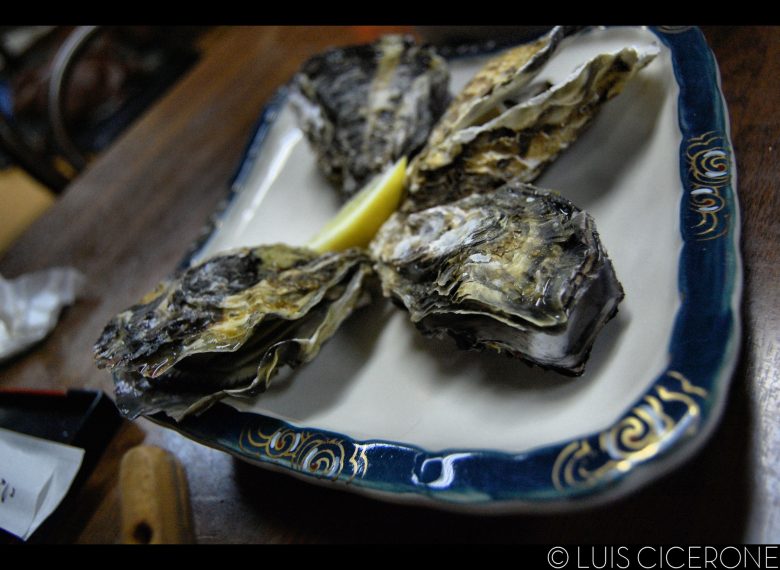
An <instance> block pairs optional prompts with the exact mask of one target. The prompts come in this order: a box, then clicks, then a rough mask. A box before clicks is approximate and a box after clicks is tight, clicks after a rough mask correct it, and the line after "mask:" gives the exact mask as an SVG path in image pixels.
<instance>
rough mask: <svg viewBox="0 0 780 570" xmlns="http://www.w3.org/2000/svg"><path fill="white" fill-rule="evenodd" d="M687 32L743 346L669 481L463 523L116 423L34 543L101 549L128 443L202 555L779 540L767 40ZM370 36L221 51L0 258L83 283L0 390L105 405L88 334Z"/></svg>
mask: <svg viewBox="0 0 780 570" xmlns="http://www.w3.org/2000/svg"><path fill="white" fill-rule="evenodd" d="M375 31H376V30H375ZM704 31H705V35H706V36H707V39H708V41H709V42H710V44H711V46H712V48H713V51H714V52H715V54H716V57H717V59H718V62H719V65H720V70H721V75H722V84H723V91H724V93H725V96H726V99H727V102H728V106H729V110H730V115H731V135H732V140H733V144H734V150H735V154H736V157H737V164H738V173H739V179H738V193H739V197H740V205H741V217H742V251H743V256H744V302H743V328H744V330H743V348H742V353H741V357H740V360H739V364H738V367H737V370H736V373H735V377H734V382H733V386H732V389H731V394H730V398H729V401H728V404H727V408H726V411H725V414H724V417H723V420H722V422H721V424H720V427H719V428H718V429H717V431H716V432H715V433H714V435H713V436H712V438H711V439H710V441H709V443H708V444H707V445H706V446H705V447H704V448H703V449H702V450H701V451H700V452H699V453H698V454H697V455H696V456H695V457H694V458H693V459H691V460H690V461H688V462H687V463H686V464H685V465H684V466H683V467H681V468H680V469H678V470H676V471H674V472H673V473H671V474H670V475H668V476H666V477H664V478H662V479H660V480H658V481H656V482H654V483H653V484H651V485H650V486H648V487H646V488H644V489H642V490H641V491H639V492H638V493H636V494H634V495H632V496H630V497H627V498H625V499H623V500H620V501H618V502H616V503H613V504H610V505H607V506H603V507H599V508H596V509H591V510H587V511H583V512H580V513H575V514H570V515H556V516H548V515H544V516H542V515H539V516H502V517H484V516H480V517H474V516H466V515H454V514H450V513H443V512H437V511H433V510H429V509H425V508H417V507H405V506H397V505H392V504H385V503H381V502H377V501H373V500H369V499H366V498H363V497H360V496H356V495H351V494H348V493H344V492H341V491H337V490H332V489H327V488H321V487H318V486H313V485H309V484H306V483H303V482H300V481H298V480H296V479H294V478H292V477H289V476H286V475H284V474H279V473H273V472H269V471H265V470H263V469H260V468H256V467H253V466H250V465H247V464H245V463H243V462H240V461H236V460H234V459H233V458H231V457H230V456H228V455H227V454H224V453H222V452H219V451H215V450H212V449H210V448H208V447H204V446H202V445H199V444H197V443H194V442H192V441H190V440H188V439H185V438H183V437H181V436H179V435H178V434H176V433H174V432H172V431H169V430H165V429H162V428H159V427H158V426H156V425H154V424H152V423H151V422H148V421H147V420H141V421H137V422H133V423H130V422H126V423H125V425H124V427H123V428H122V429H121V431H120V432H119V434H118V435H117V436H116V437H115V438H114V440H113V442H112V443H111V445H110V447H109V449H108V450H107V451H106V453H105V454H104V456H103V458H102V460H101V462H100V464H99V465H98V468H97V469H96V470H95V472H94V473H93V475H92V477H91V478H90V479H89V481H88V482H87V484H86V486H85V487H84V488H83V490H82V491H81V492H80V494H79V501H78V503H77V506H76V507H75V508H74V510H73V512H71V513H68V517H67V521H68V522H67V524H64V525H63V528H62V530H61V531H59V532H58V533H55V535H54V536H52V537H51V539H50V540H51V541H52V542H80V543H114V542H116V541H117V538H118V535H119V515H118V511H117V505H118V493H117V489H116V476H117V472H118V465H119V460H120V459H121V456H122V454H123V452H124V451H125V450H127V449H129V448H130V447H132V446H134V445H136V444H138V443H140V442H142V441H143V442H145V443H149V444H154V445H159V446H161V447H163V448H165V449H168V450H170V451H171V452H172V453H174V454H175V455H176V457H177V458H178V459H179V460H180V461H181V462H182V463H183V465H184V467H185V468H186V470H187V475H188V478H189V483H190V491H191V500H192V506H193V511H194V515H195V526H196V533H197V537H198V541H199V542H201V543H215V542H220V543H239V542H240V543H245V542H248V543H290V542H293V543H321V542H324V543H331V542H410V541H415V542H416V541H424V542H495V541H500V542H525V541H529V542H551V541H555V542H580V543H594V542H599V543H605V542H609V543H615V542H628V541H631V542H643V543H657V542H666V543H670V542H672V543H674V542H681V541H682V542H699V543H713V542H744V541H749V542H778V541H780V428H778V421H777V416H778V410H780V378H779V373H780V348H779V345H778V342H779V341H780V339H779V338H778V333H779V331H780V303H778V301H777V299H778V286H777V283H778V280H779V279H780V275H779V274H778V273H779V272H778V261H779V259H780V255H779V254H778V246H779V245H780V239H778V238H779V237H780V236H779V235H778V230H779V229H780V222H778V220H779V219H780V207H779V206H778V200H780V198H778V196H779V195H780V182H779V181H778V176H777V166H776V163H775V160H776V156H777V153H778V149H780V140H778V136H779V135H780V125H779V124H778V118H779V117H780V114H779V113H778V111H779V110H780V100H779V98H780V79H778V78H780V29H777V28H753V27H751V28H739V27H737V28H731V27H723V28H705V29H704ZM370 33H371V31H370V30H368V31H367V30H366V29H365V28H364V29H354V28H331V27H329V28H287V27H285V28H231V29H228V30H226V31H225V32H224V33H223V34H221V36H220V37H219V38H218V40H217V41H215V42H214V44H213V47H212V49H211V50H210V51H209V52H208V53H207V54H206V55H205V56H204V58H203V59H202V61H201V62H200V63H199V64H198V65H197V66H196V67H195V68H194V69H193V70H192V71H191V72H190V73H189V74H188V75H187V76H186V77H185V78H184V79H183V80H182V81H181V82H180V83H179V84H177V86H176V87H175V88H174V89H172V90H171V91H170V92H169V93H168V94H167V95H166V96H165V97H164V98H163V99H162V100H161V101H160V102H159V103H158V104H156V105H155V106H154V107H153V108H152V109H151V110H150V111H149V112H148V113H147V114H146V115H145V116H144V117H143V118H142V119H141V120H140V121H139V122H138V123H137V124H136V125H134V126H133V127H132V128H131V129H130V130H129V132H127V133H126V134H125V135H124V136H123V137H122V138H121V139H120V140H119V141H118V142H117V143H116V144H115V145H114V146H113V147H112V148H111V149H110V150H109V151H108V152H106V153H105V154H104V155H103V156H101V157H100V158H99V159H98V160H97V161H96V162H94V163H93V164H92V165H91V166H90V167H89V168H88V170H86V171H85V172H84V173H83V175H81V176H80V177H79V178H78V179H77V180H76V181H75V182H74V183H73V184H72V185H71V186H70V187H69V188H68V190H67V191H66V192H65V194H64V196H63V197H62V198H61V199H60V200H59V201H58V203H57V204H56V205H55V206H54V207H53V208H52V209H51V210H50V211H49V212H47V213H46V214H45V215H44V216H43V217H42V218H41V219H40V220H38V221H37V222H36V223H35V224H34V225H33V226H32V227H31V228H30V229H29V231H27V232H26V233H25V234H24V235H23V236H22V237H21V239H19V241H18V242H17V243H16V244H15V245H14V246H13V247H12V248H11V249H10V250H9V251H8V252H7V253H6V254H5V255H4V256H3V258H2V259H0V273H2V275H3V276H5V277H9V278H10V277H15V276H17V275H20V274H22V273H26V272H30V271H34V270H38V269H43V268H47V267H52V266H55V265H71V266H74V267H76V268H78V269H80V270H81V271H82V272H84V273H85V274H86V276H87V279H88V282H89V285H88V290H87V293H86V295H85V296H84V297H83V298H82V299H80V300H79V301H78V302H77V303H76V304H75V305H74V306H73V307H71V308H69V309H68V310H67V311H66V312H65V313H64V314H63V316H62V319H61V321H60V323H59V325H58V327H57V328H56V330H55V331H54V333H53V334H52V335H51V336H50V337H49V338H48V339H46V340H45V341H44V342H42V343H41V344H40V345H38V346H36V347H35V348H33V349H32V350H30V351H29V352H27V353H26V354H24V355H22V356H21V357H19V358H17V359H15V360H14V361H12V362H11V363H8V364H5V365H3V366H2V367H0V387H2V388H8V387H28V388H44V389H47V388H52V387H60V388H67V387H88V388H96V389H101V390H104V391H106V392H108V393H111V391H112V386H111V380H110V376H109V374H108V373H106V372H105V371H100V370H97V369H96V368H95V366H94V364H93V362H92V357H91V347H92V344H93V342H94V341H95V340H96V338H97V336H98V334H99V333H100V331H101V329H102V327H103V326H104V324H105V323H106V322H107V320H108V319H109V318H110V317H111V316H113V315H114V314H115V313H116V312H117V311H118V310H121V309H122V308H124V307H126V306H128V305H130V304H132V303H133V302H135V301H136V300H137V299H138V298H139V297H140V296H141V295H142V294H143V293H145V292H146V291H147V290H149V289H150V288H151V287H152V286H154V285H155V284H156V282H157V281H158V280H159V279H160V278H161V277H162V276H164V275H165V274H166V273H168V272H169V271H170V270H171V269H172V268H173V267H174V266H175V265H176V263H177V262H178V261H179V260H180V259H181V257H182V256H183V255H184V253H185V252H186V250H187V249H188V247H189V246H190V244H191V243H192V241H193V240H194V239H195V238H196V237H197V236H198V234H199V232H200V231H201V228H202V227H203V226H204V224H205V223H206V221H207V220H208V218H209V216H210V215H211V213H212V212H213V211H214V210H215V209H216V208H217V206H218V204H219V202H220V200H221V199H222V198H223V197H224V196H225V194H226V192H227V188H228V181H229V179H230V178H231V176H232V175H233V173H234V170H235V168H236V166H237V164H238V162H239V160H240V158H241V155H242V152H243V151H244V148H245V145H246V143H247V141H248V138H249V136H250V134H251V132H252V129H253V126H254V124H255V121H256V120H257V118H258V113H259V110H260V109H261V108H262V106H263V104H264V103H265V102H266V101H267V100H268V98H269V96H270V95H271V94H272V93H273V92H274V90H275V89H276V88H277V87H278V86H279V85H280V84H282V83H283V82H284V81H286V80H287V79H288V78H289V77H290V76H291V75H292V73H293V72H294V70H295V69H296V68H297V67H298V66H299V65H300V63H301V62H302V61H303V60H304V59H305V58H306V57H308V56H309V55H311V54H313V53H315V52H317V51H320V50H322V49H323V48H324V47H326V46H329V45H334V44H339V43H349V42H355V41H362V40H365V39H368V38H367V34H370Z"/></svg>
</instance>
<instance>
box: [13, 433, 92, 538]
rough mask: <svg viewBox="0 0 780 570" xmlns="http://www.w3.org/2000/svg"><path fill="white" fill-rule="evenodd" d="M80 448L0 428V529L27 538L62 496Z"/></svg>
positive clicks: (79, 457) (73, 473) (73, 474)
mask: <svg viewBox="0 0 780 570" xmlns="http://www.w3.org/2000/svg"><path fill="white" fill-rule="evenodd" d="M83 459H84V450H83V449H80V448H78V447H73V446H70V445H64V444H61V443H56V442H53V441H49V440H46V439H41V438H37V437H32V436H29V435H26V434H21V433H18V432H14V431H11V430H7V429H3V428H0V528H3V529H5V530H7V531H8V532H10V533H11V534H14V535H16V536H18V537H19V538H21V539H22V540H27V539H28V538H29V537H30V536H31V535H32V533H34V532H35V531H36V530H37V529H38V527H39V526H40V525H41V524H42V523H43V522H44V521H45V520H46V519H47V518H48V517H49V516H50V515H51V514H52V513H53V512H54V510H55V509H56V508H57V506H58V505H59V504H60V503H61V502H62V499H64V498H65V495H66V494H67V492H68V489H70V486H71V484H72V483H73V480H74V479H75V478H76V475H77V474H78V472H79V468H80V467H81V462H82V461H83Z"/></svg>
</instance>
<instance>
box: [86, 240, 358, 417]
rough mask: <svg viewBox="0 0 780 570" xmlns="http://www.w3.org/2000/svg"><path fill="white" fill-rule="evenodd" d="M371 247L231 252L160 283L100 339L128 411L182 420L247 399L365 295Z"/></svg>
mask: <svg viewBox="0 0 780 570" xmlns="http://www.w3.org/2000/svg"><path fill="white" fill-rule="evenodd" d="M370 273H371V266H370V262H369V260H368V257H367V255H366V252H365V251H363V250H359V249H349V250H345V251H342V252H339V253H326V254H322V255H320V254H318V253H315V252H313V251H311V250H309V249H306V248H296V247H291V246H287V245H282V244H277V245H266V246H260V247H256V248H252V249H249V248H243V249H239V250H234V251H231V252H227V253H224V254H221V255H218V256H215V257H213V258H211V259H208V260H206V261H204V262H202V263H200V264H198V265H196V266H193V267H191V268H189V269H187V270H185V271H183V272H182V273H180V274H179V275H177V276H175V277H174V278H172V279H171V280H168V281H166V282H163V283H161V284H160V285H159V286H158V287H157V288H156V289H155V290H154V291H153V292H152V293H150V294H149V295H147V296H146V297H144V298H143V299H142V300H141V301H140V303H139V304H137V305H135V306H133V307H130V308H129V309H127V310H126V311H124V312H122V313H120V314H119V315H117V316H116V317H115V318H113V319H112V320H111V321H110V322H109V323H108V325H107V326H106V327H105V329H104V330H103V332H102V334H101V336H100V338H99V339H98V341H97V343H96V344H95V348H94V353H95V359H96V362H97V364H98V366H99V367H101V368H108V369H111V370H113V371H114V378H115V387H116V395H117V405H118V406H119V408H120V410H121V411H122V412H123V413H124V414H125V415H127V416H129V417H131V418H134V417H137V416H138V415H140V414H149V413H154V412H157V411H161V410H162V411H165V412H166V413H167V414H168V415H170V416H172V417H174V418H176V419H180V418H182V417H183V416H185V415H187V414H189V413H192V412H195V411H199V410H202V409H205V408H206V407H207V406H209V405H210V404H211V403H213V402H214V401H216V400H218V399H220V398H223V397H225V396H227V395H237V396H250V395H254V394H257V393H259V392H261V391H263V390H265V388H266V387H267V386H268V384H269V383H270V381H271V378H272V376H273V375H274V374H275V373H276V372H277V370H278V369H279V368H280V367H282V366H283V365H285V364H286V365H289V366H291V367H295V366H298V365H299V364H302V363H305V362H309V361H310V360H312V359H313V358H314V357H315V356H316V355H317V353H318V351H319V349H320V347H321V346H322V344H323V343H324V342H325V341H327V340H328V339H329V338H330V337H331V336H332V335H333V333H334V332H335V331H336V329H337V328H338V327H339V325H340V324H341V322H342V321H343V320H344V319H346V318H347V317H348V316H349V315H350V314H351V313H352V311H353V310H354V309H355V308H357V307H358V306H360V305H362V304H363V303H364V302H365V301H366V295H367V293H366V291H365V288H364V284H365V278H366V276H367V275H369V274H370Z"/></svg>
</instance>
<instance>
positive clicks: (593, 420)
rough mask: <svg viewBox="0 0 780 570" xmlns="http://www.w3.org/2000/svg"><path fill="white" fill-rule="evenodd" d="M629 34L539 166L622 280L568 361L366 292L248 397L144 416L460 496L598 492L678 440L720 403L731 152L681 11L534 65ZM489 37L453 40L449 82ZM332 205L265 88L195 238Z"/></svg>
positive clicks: (666, 459) (417, 496)
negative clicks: (362, 303) (615, 80)
mask: <svg viewBox="0 0 780 570" xmlns="http://www.w3.org/2000/svg"><path fill="white" fill-rule="evenodd" d="M626 44H639V45H647V44H653V45H656V46H657V47H658V48H660V55H659V56H658V57H657V58H656V59H655V60H654V61H653V63H651V64H650V65H649V66H648V67H647V68H645V69H644V70H643V71H642V72H641V73H640V74H639V76H638V77H637V78H636V79H634V80H633V81H632V82H631V83H630V84H629V85H628V87H627V88H626V90H625V91H624V92H623V93H622V94H621V95H620V96H619V97H617V98H616V99H614V100H612V101H610V102H609V103H608V104H607V105H606V106H605V108H604V109H603V111H602V112H601V114H600V115H599V117H598V118H597V120H596V121H595V123H594V124H593V126H592V127H591V128H590V129H589V130H588V132H587V133H586V134H585V135H584V136H583V137H582V138H581V139H580V140H579V141H578V142H576V143H575V144H574V145H573V146H572V147H571V148H570V149H569V150H568V151H566V153H564V155H563V156H561V158H559V159H558V161H557V162H556V163H554V165H553V166H552V167H551V168H550V169H549V170H548V171H547V172H546V173H545V174H544V176H543V177H542V178H541V179H539V180H537V182H536V184H537V185H538V186H541V187H546V188H552V189H556V190H558V191H559V192H561V193H562V194H563V195H565V196H566V197H568V198H569V199H571V200H572V201H573V202H575V203H576V204H578V205H579V206H580V207H582V208H584V209H586V210H587V211H589V212H590V213H591V214H592V215H593V217H594V218H595V220H596V223H597V226H598V228H599V232H600V234H601V237H602V240H603V243H604V245H605V246H606V248H607V250H608V251H609V254H610V257H611V258H612V260H613V262H614V265H615V268H616V271H617V274H618V277H619V278H620V280H621V282H622V283H623V286H624V288H625V291H626V299H625V301H624V302H623V303H622V304H621V306H620V312H619V314H618V316H617V317H616V318H615V319H613V320H612V321H611V322H610V323H609V324H608V325H607V326H606V327H605V329H604V330H603V332H602V333H601V335H600V337H599V338H598V340H597V342H596V345H595V347H594V350H593V353H592V357H591V360H590V362H589V364H588V369H587V372H586V373H585V374H584V375H583V376H582V377H580V378H577V379H570V378H564V377H562V376H559V375H557V374H555V373H553V372H544V371H540V370H538V369H533V368H530V367H527V366H526V365H524V364H522V363H520V362H517V361H514V360H511V359H508V358H505V357H501V356H496V355H492V354H477V353H471V352H468V353H467V352H459V351H457V350H455V348H454V345H453V344H451V343H450V342H449V341H435V340H429V339H425V338H423V337H422V336H421V335H420V334H418V332H417V331H416V329H414V327H413V326H412V325H411V323H410V322H409V320H408V318H407V316H406V315H405V314H404V313H403V312H401V311H400V310H398V309H396V308H394V307H392V306H391V305H390V304H389V303H378V304H375V305H373V306H371V307H368V308H366V309H363V310H362V311H361V312H359V313H358V314H356V315H354V316H353V317H352V318H351V319H350V320H349V321H348V323H346V325H345V326H344V327H343V328H342V329H341V330H340V331H339V332H338V334H337V335H336V336H335V337H334V338H333V339H331V341H329V343H328V344H327V345H326V346H325V347H324V349H323V350H322V352H321V353H320V355H319V356H318V358H317V359H316V360H315V361H314V362H312V363H311V364H309V365H307V366H304V367H302V368H301V369H299V370H297V371H295V372H294V373H288V374H283V375H281V376H280V377H279V378H278V379H277V380H276V381H275V382H274V384H273V386H272V387H271V389H270V390H269V391H268V392H266V393H265V394H263V395H261V396H260V397H258V398H256V399H255V400H254V401H250V402H246V401H239V400H235V401H234V400H226V401H224V403H221V404H219V405H217V406H215V407H214V408H212V409H210V410H209V411H208V412H207V413H205V414H204V415H202V416H200V417H195V418H189V419H187V420H185V421H184V422H183V423H181V424H176V423H175V422H172V421H168V420H165V419H163V418H155V419H156V420H157V421H160V422H163V423H164V424H166V425H168V426H170V427H172V428H173V429H176V430H178V431H180V432H181V433H183V434H185V435H186V436H188V437H190V438H192V439H194V440H196V441H199V442H202V443H204V444H206V445H209V446H213V447H215V448H218V449H221V450H224V451H226V452H229V453H232V454H234V455H235V456H237V457H239V458H241V459H244V460H247V461H250V462H253V463H256V464H258V465H262V466H266V467H270V468H278V469H282V470H285V471H288V472H290V473H291V474H294V475H296V476H299V477H302V478H304V479H305V480H308V481H312V482H317V483H323V484H329V485H332V486H336V487H340V488H344V489H349V490H352V491H356V492H361V493H365V494H369V495H371V496H376V497H380V498H383V499H387V500H392V501H406V502H414V503H423V504H428V505H433V506H439V507H445V508H458V509H462V510H470V511H477V512H525V511H540V510H550V509H561V508H566V507H576V506H581V505H588V504H593V503H595V502H601V501H604V500H607V499H610V498H614V497H616V496H620V495H623V494H625V493H627V492H629V491H631V490H633V489H636V488H637V487H638V486H640V485H642V484H644V483H646V482H648V481H650V480H652V479H654V478H656V477H658V476H659V475H661V474H663V473H665V472H667V471H668V470H669V469H671V468H672V467H673V466H675V465H677V464H679V463H680V462H682V461H683V460H684V459H686V458H687V457H689V456H690V455H691V454H692V453H693V452H694V451H695V450H696V449H697V448H699V447H700V446H701V445H702V443H703V442H704V441H705V440H706V438H707V436H708V434H710V433H711V432H712V430H713V427H714V426H715V425H716V423H717V421H718V419H719V416H720V415H721V411H722V409H723V406H724V400H725V398H726V395H727V392H728V384H729V381H730V378H731V376H732V372H733V369H734V366H735V363H736V358H737V351H738V345H739V339H740V328H739V327H740V325H739V311H738V307H739V302H740V294H741V262H740V254H739V250H738V243H739V212H738V204H737V197H736V174H735V171H734V164H735V162H734V156H733V153H732V148H731V143H730V141H729V126H728V117H727V113H726V108H725V103H724V100H723V96H722V94H721V91H720V88H719V76H718V69H717V66H716V63H715V61H714V58H713V55H712V53H711V52H710V50H709V48H708V47H707V45H706V42H705V39H704V37H703V35H702V33H701V32H700V31H699V30H698V29H696V28H659V29H644V28H609V29H601V28H598V29H592V30H587V31H584V32H582V33H579V34H577V35H575V36H572V37H569V38H568V39H567V40H566V41H565V44H564V45H563V46H562V48H561V50H560V52H559V54H558V55H557V56H556V57H555V58H554V59H553V61H552V62H550V64H549V65H548V66H547V68H545V70H544V71H543V72H542V75H543V76H549V77H552V78H555V77H559V78H562V77H563V76H565V75H567V74H568V73H569V72H570V71H571V70H573V69H574V67H575V66H576V65H577V64H578V63H580V62H582V61H585V60H586V59H588V58H589V57H590V56H592V55H594V54H595V53H596V52H600V51H605V50H616V49H619V48H621V47H623V46H625V45H626ZM485 58H486V56H485V55H484V54H482V55H460V56H458V57H456V58H453V59H452V61H451V64H452V75H453V85H452V89H453V91H456V90H458V89H459V88H460V87H462V86H463V85H464V84H465V82H466V81H467V80H468V79H469V78H470V77H471V76H472V75H473V73H474V72H475V71H476V70H477V69H478V68H479V67H480V66H481V64H482V63H483V62H484V61H485ZM338 207H339V203H338V197H337V195H336V192H334V191H333V190H331V189H330V188H328V187H327V183H326V182H325V180H324V179H323V178H322V176H321V175H320V174H319V172H318V171H317V169H316V166H315V161H314V155H313V153H312V152H311V151H310V149H309V148H308V146H307V143H306V141H305V140H304V138H303V136H302V134H301V132H300V130H299V129H298V128H297V126H296V124H295V120H294V117H293V115H292V113H291V111H290V109H289V107H288V104H287V100H286V95H285V90H284V89H282V90H281V91H280V92H279V94H278V95H277V97H276V98H275V99H274V100H273V101H272V102H271V103H270V104H269V105H268V107H267V108H266V109H265V110H264V112H263V114H262V116H261V119H260V122H259V126H258V129H257V132H256V135H255V136H254V139H253V141H252V143H251V145H250V147H249V150H248V153H247V156H246V159H245V160H244V162H243V164H242V166H241V168H240V170H239V172H238V175H237V177H236V181H235V184H234V187H233V192H232V194H231V196H230V200H229V202H228V204H227V207H226V208H225V209H224V211H222V212H221V213H220V215H219V217H218V219H217V222H216V223H215V226H214V229H213V231H212V232H211V234H210V236H209V237H208V239H207V240H206V241H205V243H203V244H201V247H200V248H199V249H198V251H197V253H196V254H195V255H194V257H193V259H202V258H203V257H206V256H208V255H212V254H214V253H216V252H218V251H221V250H225V249H229V248H232V247H235V246H240V245H255V244H260V243H270V242H277V241H285V242H288V243H292V244H303V243H305V242H306V241H307V240H308V239H309V238H310V237H312V236H313V234H314V233H315V232H316V231H317V230H318V229H319V227H321V225H322V224H323V223H324V222H325V221H326V220H327V219H329V218H330V217H331V216H332V215H333V214H334V213H335V212H336V211H337V209H338ZM188 261H189V259H188Z"/></svg>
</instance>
